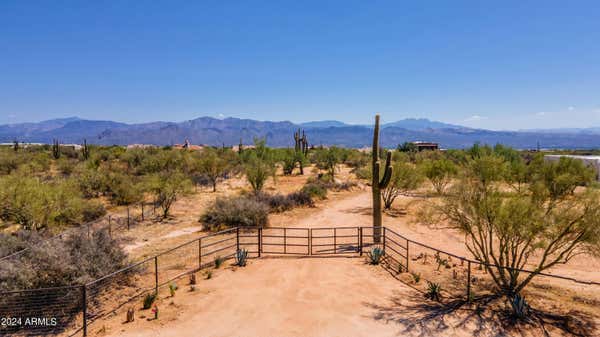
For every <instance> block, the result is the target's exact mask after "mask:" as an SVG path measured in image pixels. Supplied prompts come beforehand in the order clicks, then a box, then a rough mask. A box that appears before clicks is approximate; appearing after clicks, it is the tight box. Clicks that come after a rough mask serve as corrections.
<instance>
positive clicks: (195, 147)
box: [173, 139, 204, 151]
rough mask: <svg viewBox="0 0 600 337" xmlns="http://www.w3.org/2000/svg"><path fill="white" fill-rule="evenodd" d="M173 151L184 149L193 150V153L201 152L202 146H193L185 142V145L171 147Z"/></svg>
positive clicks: (187, 141)
mask: <svg viewBox="0 0 600 337" xmlns="http://www.w3.org/2000/svg"><path fill="white" fill-rule="evenodd" d="M173 148H174V149H184V150H194V151H199V150H202V149H203V148H204V145H193V144H190V141H189V140H187V139H186V140H185V143H183V144H175V145H173Z"/></svg>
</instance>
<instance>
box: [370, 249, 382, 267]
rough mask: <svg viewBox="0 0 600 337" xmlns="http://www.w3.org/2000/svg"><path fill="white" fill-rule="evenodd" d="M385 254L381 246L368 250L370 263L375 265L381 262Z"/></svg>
mask: <svg viewBox="0 0 600 337" xmlns="http://www.w3.org/2000/svg"><path fill="white" fill-rule="evenodd" d="M384 254H385V252H384V250H383V249H381V248H379V247H375V248H373V249H371V251H370V252H367V256H368V258H369V263H370V264H373V265H378V264H379V263H380V262H381V259H382V258H383V255H384Z"/></svg>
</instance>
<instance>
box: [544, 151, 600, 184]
mask: <svg viewBox="0 0 600 337" xmlns="http://www.w3.org/2000/svg"><path fill="white" fill-rule="evenodd" d="M561 157H566V158H573V159H579V160H581V161H583V163H584V164H585V165H587V166H588V167H591V168H593V169H594V171H596V180H598V181H600V156H577V155H566V154H565V155H562V154H556V155H554V154H549V155H545V156H544V160H546V161H550V162H552V161H559V160H560V158H561Z"/></svg>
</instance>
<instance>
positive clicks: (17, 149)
mask: <svg viewBox="0 0 600 337" xmlns="http://www.w3.org/2000/svg"><path fill="white" fill-rule="evenodd" d="M13 150H14V151H15V152H17V151H19V141H18V140H16V139H15V140H14V141H13Z"/></svg>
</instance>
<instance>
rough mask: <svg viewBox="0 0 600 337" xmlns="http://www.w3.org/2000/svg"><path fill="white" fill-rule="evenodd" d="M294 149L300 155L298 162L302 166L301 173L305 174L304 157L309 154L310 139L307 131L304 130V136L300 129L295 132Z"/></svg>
mask: <svg viewBox="0 0 600 337" xmlns="http://www.w3.org/2000/svg"><path fill="white" fill-rule="evenodd" d="M294 143H295V146H294V149H295V153H296V156H298V164H299V166H300V174H304V163H303V162H304V160H303V159H304V158H306V156H308V139H307V138H306V133H304V130H302V136H300V129H298V131H297V132H294Z"/></svg>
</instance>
